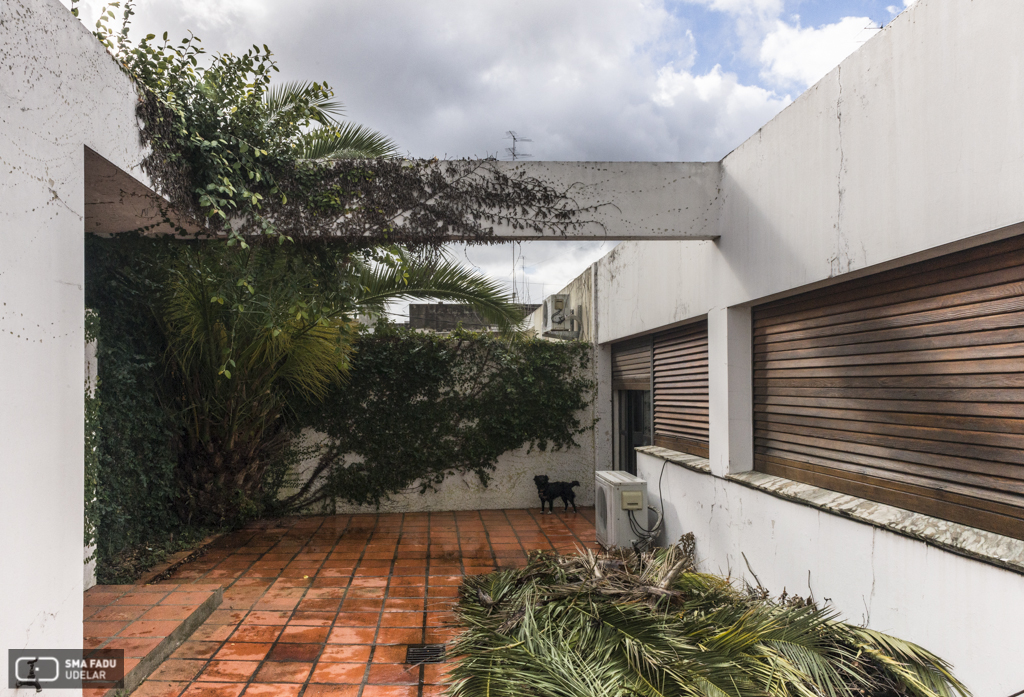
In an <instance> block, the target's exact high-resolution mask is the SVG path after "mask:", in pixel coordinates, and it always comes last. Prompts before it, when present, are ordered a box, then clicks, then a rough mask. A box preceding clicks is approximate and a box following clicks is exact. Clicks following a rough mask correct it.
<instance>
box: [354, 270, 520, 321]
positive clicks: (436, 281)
mask: <svg viewBox="0 0 1024 697" xmlns="http://www.w3.org/2000/svg"><path fill="white" fill-rule="evenodd" d="M360 284H361V286H362V293H361V295H360V296H359V297H358V298H357V300H356V303H357V305H358V306H359V307H360V308H361V309H363V310H364V311H367V312H370V313H378V314H379V313H382V312H383V311H384V308H385V307H386V305H387V303H389V302H392V301H395V300H413V299H430V298H434V299H438V300H454V301H457V302H460V303H465V304H467V305H470V306H471V307H472V308H473V309H474V310H475V311H476V312H477V314H479V315H480V317H482V318H483V319H484V321H486V322H488V323H489V324H491V325H494V326H496V327H497V328H498V331H499V332H501V333H502V334H503V335H505V336H513V335H514V334H515V333H516V332H517V331H518V329H519V326H520V325H521V324H522V323H523V314H522V308H521V307H520V306H518V305H516V304H515V303H513V302H512V298H511V297H510V296H509V295H508V293H506V292H505V291H504V290H502V288H501V286H500V285H499V284H498V283H497V282H496V281H494V280H492V279H490V278H487V277H486V276H483V275H482V274H479V273H477V272H476V271H473V270H472V269H469V268H466V267H465V266H463V265H462V264H460V263H459V262H458V261H455V260H454V259H451V258H450V257H448V256H445V255H440V256H439V257H438V258H436V259H433V260H428V261H426V262H422V263H417V262H410V261H409V259H408V257H407V256H405V255H400V256H399V257H398V260H396V261H393V262H382V263H379V264H376V265H367V266H365V267H364V268H363V270H362V274H361V278H360Z"/></svg>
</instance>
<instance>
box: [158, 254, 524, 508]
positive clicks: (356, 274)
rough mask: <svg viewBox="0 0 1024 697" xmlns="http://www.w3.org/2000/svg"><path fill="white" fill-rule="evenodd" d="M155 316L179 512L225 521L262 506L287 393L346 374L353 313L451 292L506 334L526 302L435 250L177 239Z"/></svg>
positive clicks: (316, 387)
mask: <svg viewBox="0 0 1024 697" xmlns="http://www.w3.org/2000/svg"><path fill="white" fill-rule="evenodd" d="M172 257H173V258H172V261H171V263H170V264H169V265H168V266H169V269H170V272H169V278H168V282H167V284H166V290H165V295H164V297H163V298H162V300H161V303H160V307H159V308H158V309H157V314H158V316H159V317H160V318H161V326H162V328H163V331H164V334H165V338H166V341H167V346H168V354H167V356H168V376H169V384H170V385H171V386H172V389H171V391H172V399H173V400H174V403H175V405H176V411H177V412H178V413H180V414H181V418H182V431H181V442H180V443H179V448H178V451H179V468H178V470H179V478H180V479H179V485H180V497H179V501H180V509H179V514H180V515H181V516H182V518H183V519H184V520H185V521H187V522H188V521H191V522H204V523H221V522H225V521H234V520H237V519H239V518H246V517H251V516H254V515H256V514H258V513H259V507H260V506H259V502H260V500H261V496H262V487H263V482H264V475H265V473H266V468H267V466H268V464H269V463H271V462H272V461H274V459H275V458H276V457H278V456H279V455H280V454H281V453H282V451H283V449H284V448H285V447H286V446H287V444H288V442H289V439H290V434H289V432H288V430H287V429H286V428H285V419H284V418H283V417H284V416H285V413H286V410H287V407H288V402H289V399H290V398H291V399H295V398H299V399H305V400H318V399H321V398H323V396H324V395H325V394H326V391H327V389H328V387H329V386H330V385H331V384H332V383H335V384H337V383H340V382H342V381H343V380H344V377H345V375H346V373H347V371H348V367H349V358H350V356H351V354H352V352H353V350H354V347H355V342H356V339H357V337H358V334H359V327H358V326H357V323H356V322H355V321H354V319H353V318H354V317H355V315H356V313H359V312H362V313H370V314H373V313H379V312H382V311H383V310H384V308H385V306H386V304H387V303H388V302H389V301H391V300H395V299H399V298H407V299H408V298H439V299H453V300H459V301H460V302H464V303H467V304H469V305H471V306H472V307H473V308H474V309H476V311H477V312H478V313H479V314H480V315H481V316H482V317H484V318H485V319H487V321H488V322H490V323H492V324H495V325H498V326H499V327H500V328H501V329H502V330H503V331H504V332H506V334H507V335H513V334H514V332H515V329H516V327H517V326H518V324H519V323H520V322H521V321H522V314H521V310H520V309H519V308H518V307H517V306H516V305H514V304H513V303H512V301H511V298H510V297H509V296H507V295H506V294H505V293H503V292H502V291H501V289H500V288H499V286H498V285H497V284H496V283H494V282H493V281H491V280H489V279H487V278H484V277H482V276H480V275H479V274H477V273H475V272H473V271H471V270H469V269H467V268H465V267H463V266H461V265H460V264H458V263H457V262H455V261H453V260H452V259H450V258H448V257H446V256H444V255H443V254H441V255H436V256H435V257H434V258H432V259H423V258H417V257H414V256H412V255H409V254H408V253H406V252H405V251H403V250H397V249H396V250H391V252H390V253H381V251H380V250H377V251H375V252H373V253H370V254H361V255H358V254H357V255H352V254H348V253H346V252H345V251H343V250H338V249H336V248H333V247H332V246H330V245H329V244H324V245H320V246H314V245H296V244H286V245H265V244H264V245H253V246H250V247H249V248H246V249H242V248H241V247H237V246H227V245H225V244H224V243H222V242H207V243H198V244H195V245H179V246H177V247H176V248H175V249H174V251H173V252H172Z"/></svg>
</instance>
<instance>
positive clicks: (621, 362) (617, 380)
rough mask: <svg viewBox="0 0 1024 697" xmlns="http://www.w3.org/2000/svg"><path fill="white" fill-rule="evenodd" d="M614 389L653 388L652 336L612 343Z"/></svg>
mask: <svg viewBox="0 0 1024 697" xmlns="http://www.w3.org/2000/svg"><path fill="white" fill-rule="evenodd" d="M612 389H613V390H649V389H651V337H649V336H644V337H640V338H639V339H632V340H630V341H623V342H621V343H618V344H612Z"/></svg>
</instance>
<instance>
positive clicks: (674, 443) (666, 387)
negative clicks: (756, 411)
mask: <svg viewBox="0 0 1024 697" xmlns="http://www.w3.org/2000/svg"><path fill="white" fill-rule="evenodd" d="M654 444H655V445H659V446H661V447H663V448H669V449H670V450H676V451H678V452H683V453H690V454H692V455H699V456H701V457H707V456H708V323H707V321H706V320H705V321H702V322H697V323H694V324H688V325H686V326H684V327H679V328H678V329H672V330H669V331H667V332H662V333H660V334H655V335H654Z"/></svg>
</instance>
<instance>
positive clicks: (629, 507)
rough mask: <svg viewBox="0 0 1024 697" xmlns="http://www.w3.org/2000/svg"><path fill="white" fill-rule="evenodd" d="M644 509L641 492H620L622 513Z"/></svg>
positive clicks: (642, 493)
mask: <svg viewBox="0 0 1024 697" xmlns="http://www.w3.org/2000/svg"><path fill="white" fill-rule="evenodd" d="M643 507H644V492H642V491H623V492H622V510H624V511H639V510H640V509H641V508H643Z"/></svg>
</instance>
